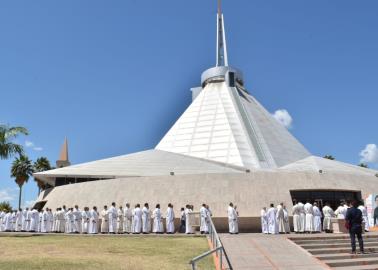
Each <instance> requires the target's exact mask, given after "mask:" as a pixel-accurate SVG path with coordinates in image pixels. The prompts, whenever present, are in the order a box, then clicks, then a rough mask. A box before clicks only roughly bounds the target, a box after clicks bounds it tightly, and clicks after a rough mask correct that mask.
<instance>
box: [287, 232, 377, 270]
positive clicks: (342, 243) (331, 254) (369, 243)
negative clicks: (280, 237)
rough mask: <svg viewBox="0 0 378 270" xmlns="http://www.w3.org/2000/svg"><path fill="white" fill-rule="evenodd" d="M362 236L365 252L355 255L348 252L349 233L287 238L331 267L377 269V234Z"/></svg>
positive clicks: (357, 269) (353, 269) (351, 269)
mask: <svg viewBox="0 0 378 270" xmlns="http://www.w3.org/2000/svg"><path fill="white" fill-rule="evenodd" d="M363 238H364V246H365V252H366V254H356V255H351V254H349V253H350V251H351V247H350V238H349V235H337V236H335V235H332V234H330V235H324V234H322V235H314V236H312V235H309V236H294V237H290V238H289V239H290V240H291V241H293V242H294V243H295V244H297V245H299V246H300V247H302V248H303V249H305V250H307V251H308V252H309V253H310V254H312V255H313V256H314V257H316V258H317V259H319V260H321V261H322V262H323V263H325V264H326V265H328V266H329V267H330V268H332V269H338V270H341V269H345V270H371V269H377V270H378V234H376V233H370V234H366V235H364V236H363ZM356 241H357V239H356ZM357 242H358V241H357ZM358 249H359V247H358V243H357V250H358Z"/></svg>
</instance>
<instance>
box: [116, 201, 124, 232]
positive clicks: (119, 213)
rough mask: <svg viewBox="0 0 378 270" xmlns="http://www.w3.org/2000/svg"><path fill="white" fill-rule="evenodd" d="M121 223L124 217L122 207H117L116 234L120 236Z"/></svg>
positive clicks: (121, 230)
mask: <svg viewBox="0 0 378 270" xmlns="http://www.w3.org/2000/svg"><path fill="white" fill-rule="evenodd" d="M123 222H124V217H123V207H122V205H121V206H119V208H118V212H117V233H120V234H122V233H123V227H124V226H123Z"/></svg>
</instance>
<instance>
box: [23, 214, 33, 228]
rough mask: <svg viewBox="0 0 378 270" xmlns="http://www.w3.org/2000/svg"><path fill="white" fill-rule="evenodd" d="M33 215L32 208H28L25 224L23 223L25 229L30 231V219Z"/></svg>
mask: <svg viewBox="0 0 378 270" xmlns="http://www.w3.org/2000/svg"><path fill="white" fill-rule="evenodd" d="M32 216H33V211H32V209H29V210H28V212H27V213H26V220H25V222H26V224H25V231H27V232H30V231H31V220H32Z"/></svg>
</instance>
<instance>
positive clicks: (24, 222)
mask: <svg viewBox="0 0 378 270" xmlns="http://www.w3.org/2000/svg"><path fill="white" fill-rule="evenodd" d="M28 211H29V208H28V207H26V208H25V209H24V210H23V211H22V226H21V231H22V232H26V231H27V230H28V226H27V215H28Z"/></svg>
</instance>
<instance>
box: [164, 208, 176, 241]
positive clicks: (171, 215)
mask: <svg viewBox="0 0 378 270" xmlns="http://www.w3.org/2000/svg"><path fill="white" fill-rule="evenodd" d="M165 223H166V224H165V225H166V231H167V234H173V233H175V212H174V211H173V205H172V204H171V203H169V204H168V208H167V212H166V214H165Z"/></svg>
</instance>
